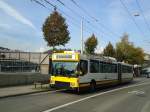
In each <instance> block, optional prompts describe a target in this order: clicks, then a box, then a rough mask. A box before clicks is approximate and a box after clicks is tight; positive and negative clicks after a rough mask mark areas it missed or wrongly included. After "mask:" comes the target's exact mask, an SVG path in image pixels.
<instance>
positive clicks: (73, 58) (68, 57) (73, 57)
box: [52, 53, 79, 61]
mask: <svg viewBox="0 0 150 112" xmlns="http://www.w3.org/2000/svg"><path fill="white" fill-rule="evenodd" d="M52 60H66V61H67V60H70V61H78V60H79V55H78V54H76V53H75V54H65V53H62V54H61V53H55V54H53V55H52Z"/></svg>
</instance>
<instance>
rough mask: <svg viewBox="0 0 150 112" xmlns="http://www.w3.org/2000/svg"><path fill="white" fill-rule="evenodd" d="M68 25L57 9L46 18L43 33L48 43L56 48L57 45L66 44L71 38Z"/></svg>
mask: <svg viewBox="0 0 150 112" xmlns="http://www.w3.org/2000/svg"><path fill="white" fill-rule="evenodd" d="M67 28H68V26H67V24H66V23H65V18H63V17H62V16H61V14H59V13H58V12H57V11H56V10H54V12H53V13H52V14H50V16H48V18H47V19H46V20H45V23H44V24H43V28H42V30H43V35H44V39H45V41H46V42H47V45H48V46H50V47H52V48H53V49H54V47H55V46H59V45H63V46H64V45H65V44H66V43H68V41H69V40H70V37H69V31H68V30H67Z"/></svg>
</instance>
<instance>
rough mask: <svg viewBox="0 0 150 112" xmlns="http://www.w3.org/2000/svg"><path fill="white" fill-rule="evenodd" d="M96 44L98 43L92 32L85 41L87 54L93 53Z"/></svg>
mask: <svg viewBox="0 0 150 112" xmlns="http://www.w3.org/2000/svg"><path fill="white" fill-rule="evenodd" d="M97 44H98V41H97V38H96V37H95V35H94V34H92V36H91V37H89V38H88V39H87V40H86V41H85V52H86V53H87V54H94V51H95V48H96V46H97Z"/></svg>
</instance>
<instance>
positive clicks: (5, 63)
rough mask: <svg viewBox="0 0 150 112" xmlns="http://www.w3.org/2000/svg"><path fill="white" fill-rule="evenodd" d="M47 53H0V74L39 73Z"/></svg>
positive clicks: (46, 62)
mask: <svg viewBox="0 0 150 112" xmlns="http://www.w3.org/2000/svg"><path fill="white" fill-rule="evenodd" d="M47 56H48V54H47V53H38V52H0V72H40V65H41V64H48V63H49V62H48V61H45V62H44V59H45V57H47Z"/></svg>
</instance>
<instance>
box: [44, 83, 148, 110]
mask: <svg viewBox="0 0 150 112" xmlns="http://www.w3.org/2000/svg"><path fill="white" fill-rule="evenodd" d="M148 84H150V83H140V84H137V85H131V86H125V87H122V88H117V89H113V90H109V91H106V92H102V93H98V94H95V95H91V96H88V97H85V98H81V99H79V100H75V101H72V102H69V103H66V104H63V105H60V106H57V107H53V108H51V109H48V110H45V111H43V112H52V111H54V110H58V109H60V108H64V107H67V106H69V105H72V104H75V103H78V102H81V101H84V100H88V99H90V98H93V97H97V96H100V95H103V94H106V93H111V92H114V91H118V90H122V89H126V88H130V87H136V86H141V85H148Z"/></svg>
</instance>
